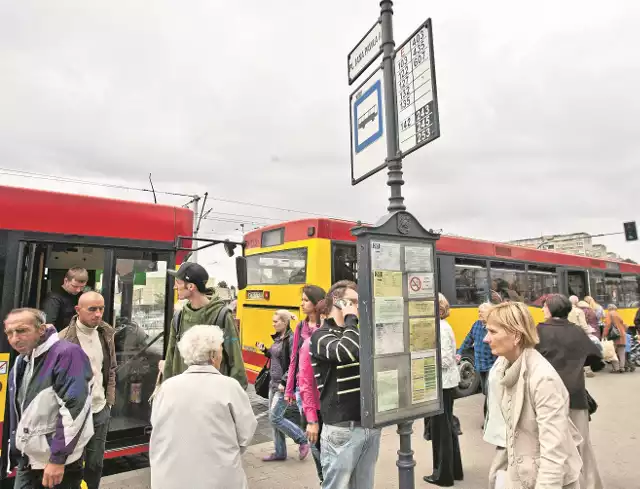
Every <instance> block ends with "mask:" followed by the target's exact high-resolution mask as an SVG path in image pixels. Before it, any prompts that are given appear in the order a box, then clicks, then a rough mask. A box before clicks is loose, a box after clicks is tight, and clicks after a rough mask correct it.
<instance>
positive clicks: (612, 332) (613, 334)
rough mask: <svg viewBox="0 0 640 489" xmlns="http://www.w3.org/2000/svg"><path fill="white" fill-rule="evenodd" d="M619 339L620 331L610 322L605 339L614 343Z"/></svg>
mask: <svg viewBox="0 0 640 489" xmlns="http://www.w3.org/2000/svg"><path fill="white" fill-rule="evenodd" d="M618 338H620V331H619V330H618V327H617V326H616V325H615V323H614V322H613V320H611V328H610V329H609V333H608V334H607V339H608V340H611V341H615V340H617V339H618Z"/></svg>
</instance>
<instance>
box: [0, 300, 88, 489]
mask: <svg viewBox="0 0 640 489" xmlns="http://www.w3.org/2000/svg"><path fill="white" fill-rule="evenodd" d="M4 331H5V334H6V335H7V339H8V340H9V343H10V344H11V347H12V348H13V349H14V350H16V351H17V352H18V353H19V355H18V357H17V358H16V361H15V363H14V366H13V368H12V369H11V372H10V374H9V403H10V407H9V411H10V426H11V429H10V433H11V435H10V436H11V441H10V443H11V445H10V446H11V453H10V456H11V462H12V467H14V466H15V465H17V468H18V469H17V473H16V480H15V483H14V488H15V489H40V488H42V487H48V488H53V487H56V488H59V489H80V484H81V483H82V453H83V451H84V447H85V446H86V444H87V442H88V441H89V439H90V438H91V436H92V435H93V423H92V420H91V387H92V378H93V373H92V371H91V364H90V363H89V359H88V358H87V355H85V353H84V352H83V351H82V348H80V347H79V346H77V345H73V344H71V343H69V342H67V341H64V340H60V339H59V338H58V333H57V332H56V330H55V328H54V326H53V325H47V324H45V317H44V314H43V313H42V312H41V311H38V310H37V309H15V310H13V311H11V312H10V313H9V315H8V316H7V318H6V319H5V321H4Z"/></svg>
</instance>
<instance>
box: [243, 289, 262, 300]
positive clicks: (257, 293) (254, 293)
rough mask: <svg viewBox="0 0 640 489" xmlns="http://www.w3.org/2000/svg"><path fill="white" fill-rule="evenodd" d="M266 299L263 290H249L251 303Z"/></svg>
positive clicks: (248, 295) (248, 297)
mask: <svg viewBox="0 0 640 489" xmlns="http://www.w3.org/2000/svg"><path fill="white" fill-rule="evenodd" d="M263 298H264V292H263V291H262V290H248V291H247V299H248V300H250V301H258V300H261V299H263Z"/></svg>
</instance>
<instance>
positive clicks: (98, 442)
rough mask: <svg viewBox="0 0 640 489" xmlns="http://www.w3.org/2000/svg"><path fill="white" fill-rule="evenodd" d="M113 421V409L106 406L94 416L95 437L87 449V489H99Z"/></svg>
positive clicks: (85, 468) (85, 479)
mask: <svg viewBox="0 0 640 489" xmlns="http://www.w3.org/2000/svg"><path fill="white" fill-rule="evenodd" d="M110 421H111V408H110V407H109V406H105V407H104V409H103V410H102V411H100V412H99V413H95V414H94V415H93V436H92V437H91V439H90V440H89V443H87V446H86V447H85V452H84V453H85V466H84V481H85V482H86V483H87V489H98V488H99V487H100V479H101V478H102V466H103V463H104V446H105V444H106V442H107V432H108V431H109V422H110Z"/></svg>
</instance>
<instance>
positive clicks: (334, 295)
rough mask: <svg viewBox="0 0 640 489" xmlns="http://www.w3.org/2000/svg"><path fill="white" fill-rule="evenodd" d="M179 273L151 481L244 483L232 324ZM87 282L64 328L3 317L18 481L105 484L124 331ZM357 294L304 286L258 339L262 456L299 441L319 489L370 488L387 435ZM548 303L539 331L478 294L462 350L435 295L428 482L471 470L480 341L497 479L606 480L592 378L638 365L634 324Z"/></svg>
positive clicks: (349, 286)
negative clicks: (462, 366)
mask: <svg viewBox="0 0 640 489" xmlns="http://www.w3.org/2000/svg"><path fill="white" fill-rule="evenodd" d="M174 274H175V279H176V280H175V289H176V291H177V293H178V298H180V299H186V301H187V304H186V306H185V308H184V309H183V310H182V311H181V312H179V313H177V314H176V315H175V317H174V318H173V320H172V321H171V329H170V335H169V340H168V351H167V355H166V358H165V360H164V362H162V363H161V364H160V366H159V367H160V369H161V371H162V373H163V379H162V382H161V383H160V384H159V387H158V389H157V391H156V393H155V394H154V397H153V399H152V414H151V424H152V426H153V431H152V434H151V441H150V464H151V485H152V488H153V489H178V488H183V487H189V488H193V489H200V488H202V489H205V488H207V489H209V488H213V489H215V488H221V489H222V488H229V489H236V488H237V489H245V488H247V487H248V483H247V477H246V475H245V472H244V468H243V464H242V454H243V453H244V451H245V450H246V449H247V447H248V446H249V444H250V443H251V440H252V438H253V436H254V432H255V430H256V427H257V420H256V417H255V415H254V413H253V411H252V407H251V404H250V402H249V398H248V396H247V394H246V392H245V389H246V386H247V379H246V374H245V373H244V364H243V363H242V358H241V355H239V352H238V339H237V330H236V328H235V325H234V323H233V321H232V319H231V318H230V316H229V314H228V310H227V309H226V308H224V307H223V306H222V305H221V304H220V303H219V302H218V301H217V300H216V298H215V297H212V296H211V295H210V294H209V291H208V290H207V289H206V287H205V283H206V280H207V279H208V275H207V274H206V271H204V269H203V268H202V267H200V266H199V265H196V264H191V263H189V264H184V265H183V266H181V267H180V269H179V270H178V271H177V272H175V273H174ZM83 280H84V283H86V272H85V273H83V271H82V269H72V270H70V271H69V273H68V277H67V278H66V279H65V286H67V287H65V289H64V294H59V297H55V298H53V299H52V300H51V302H50V303H49V305H48V309H49V310H50V312H51V314H53V315H54V317H55V322H56V324H58V323H59V325H64V324H66V326H65V327H64V328H62V329H61V330H60V331H57V329H56V327H55V325H52V324H49V323H48V318H47V316H46V314H45V313H44V312H42V311H38V310H35V309H16V310H14V311H12V312H11V313H10V314H9V315H8V316H7V318H6V319H5V321H4V327H5V333H6V335H7V338H8V341H9V342H10V344H11V346H12V347H13V348H14V349H15V350H16V351H17V352H18V357H17V359H16V361H15V363H14V366H13V368H12V371H11V374H10V379H11V380H10V385H9V397H10V406H11V410H10V423H11V461H12V467H15V468H16V469H17V477H16V487H17V488H20V489H31V488H40V487H48V488H53V487H60V488H65V489H66V488H69V489H79V487H80V483H81V481H82V480H83V479H84V480H85V481H86V484H87V486H88V488H89V489H97V488H98V487H99V484H100V478H101V473H102V460H103V456H104V450H105V441H106V435H107V431H108V426H109V420H110V410H111V407H112V406H113V405H114V402H115V392H116V390H115V383H116V360H115V352H114V340H113V334H114V331H113V328H111V326H109V325H108V324H106V323H105V322H104V321H103V320H102V316H103V313H104V299H103V298H102V296H101V295H100V294H99V293H97V292H92V291H89V292H85V293H82V292H81V290H80V288H81V287H80V286H81V285H82V284H83ZM76 290H77V293H75V294H74V291H76ZM67 296H68V297H67ZM75 296H77V297H75ZM73 303H75V305H74V306H73V313H74V314H71V310H70V308H69V304H73ZM358 303H359V296H358V289H357V285H356V284H355V283H354V282H349V281H340V282H337V283H336V284H334V285H333V286H332V287H331V288H330V289H329V291H328V292H325V291H324V290H323V289H322V288H320V287H317V286H314V285H306V286H304V287H303V288H302V291H301V310H302V312H303V314H304V319H302V320H301V321H298V320H297V318H296V317H295V316H294V315H292V314H291V313H290V312H289V311H287V310H284V309H282V310H277V311H276V312H275V313H274V315H273V318H272V324H273V335H272V337H271V340H272V341H271V344H270V345H269V346H266V345H264V344H262V343H257V344H256V347H257V349H258V350H259V351H261V352H262V353H263V354H264V356H265V357H266V358H265V359H266V362H267V363H266V366H265V369H264V375H262V374H261V382H263V383H264V387H265V392H266V394H264V395H265V397H267V398H268V402H269V404H268V406H269V421H270V423H271V426H272V429H273V443H274V450H273V452H272V453H271V454H269V455H267V456H266V457H265V458H264V459H263V461H264V462H269V463H278V462H280V463H283V462H285V461H286V460H287V444H286V437H289V438H291V439H292V440H293V441H294V442H295V443H296V444H297V445H298V446H299V453H298V458H299V459H300V460H304V459H305V458H307V456H308V454H309V453H311V454H312V457H313V460H314V462H315V465H316V469H317V476H318V484H319V485H320V487H322V488H323V489H345V488H349V489H356V488H357V489H373V487H374V478H375V467H376V462H377V458H378V453H379V448H380V436H381V433H380V430H379V429H371V428H366V427H364V426H362V423H361V421H362V420H361V417H360V416H361V414H360V413H361V392H360V387H361V386H360V331H359V317H358ZM541 304H542V310H543V313H544V321H543V322H541V323H540V324H538V325H536V324H535V322H534V320H533V317H532V315H531V313H530V311H529V309H528V307H527V306H526V305H524V304H523V303H522V302H516V301H511V300H504V301H503V302H501V303H498V304H492V303H486V304H482V305H481V306H480V307H479V312H478V320H477V321H476V322H475V323H474V324H473V325H472V326H471V328H470V331H469V333H468V334H467V335H466V337H465V339H464V341H463V342H462V344H461V346H460V348H459V349H458V350H456V342H455V336H454V333H453V330H452V328H451V326H450V325H449V323H448V321H447V318H448V316H449V313H450V306H449V303H448V301H447V299H446V298H445V297H444V296H443V295H442V294H439V296H438V305H439V307H438V310H439V312H440V320H439V329H440V331H439V337H440V358H441V367H442V375H441V378H442V405H443V412H442V414H438V415H436V416H433V417H430V418H427V419H425V438H426V439H427V440H430V441H431V445H432V454H433V456H432V460H433V470H432V473H431V474H429V475H426V476H424V477H423V479H424V481H425V482H427V483H430V484H433V485H437V486H442V487H451V486H454V485H455V484H456V482H459V481H462V480H463V478H464V471H463V460H464V457H463V454H462V453H461V450H460V443H459V434H460V429H459V426H458V423H457V418H456V417H455V415H454V397H455V395H454V393H455V389H456V387H457V386H458V384H459V382H460V374H459V370H458V361H459V359H460V355H462V354H463V353H464V352H465V351H467V350H469V349H471V348H473V350H474V359H475V368H476V371H477V372H478V375H479V376H480V382H481V386H482V387H481V390H482V393H483V395H484V396H485V399H484V405H483V414H484V423H483V426H482V429H483V433H484V440H485V441H486V442H488V443H489V444H491V445H493V446H495V447H496V452H495V457H494V460H493V462H492V464H491V467H489V468H488V478H489V488H490V489H525V488H533V487H537V488H545V489H552V488H553V489H561V488H562V489H602V488H603V487H604V484H603V481H602V479H601V477H600V474H599V471H598V467H597V462H596V457H595V455H594V452H593V448H592V446H591V441H590V432H589V421H590V418H591V414H593V412H594V411H595V409H596V407H597V404H596V401H595V400H594V399H593V398H592V397H591V395H590V394H589V393H588V391H587V389H586V384H585V374H586V375H592V374H594V373H597V372H599V371H602V370H603V369H604V368H605V360H607V358H606V352H605V347H604V346H603V345H605V346H607V342H610V343H611V345H609V346H612V347H613V350H614V356H613V357H611V358H610V359H609V363H610V364H611V366H612V371H613V372H616V373H619V372H624V371H625V369H626V368H627V369H628V365H626V363H625V361H626V359H627V358H626V357H627V356H628V355H629V345H630V344H631V341H632V339H631V338H630V333H628V331H627V327H626V325H625V324H624V321H623V320H622V318H621V317H620V315H619V314H618V312H617V310H616V307H615V306H614V305H613V304H612V305H609V306H608V307H607V311H606V313H605V311H604V309H603V308H602V307H601V306H600V305H598V304H597V303H596V302H595V301H594V300H593V299H592V298H591V297H585V298H584V300H582V301H580V300H578V298H577V297H570V298H567V297H565V296H563V295H560V294H549V295H547V296H545V297H544V298H543V299H542V300H541ZM636 322H637V323H640V313H639V314H638V315H637V316H636ZM294 326H295V330H294ZM636 326H638V324H636ZM256 390H258V385H256Z"/></svg>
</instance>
